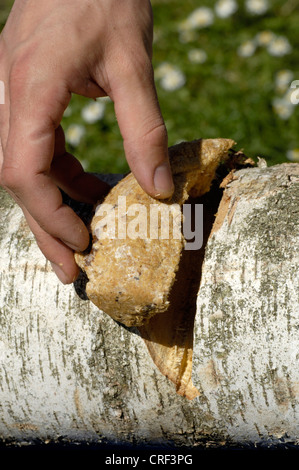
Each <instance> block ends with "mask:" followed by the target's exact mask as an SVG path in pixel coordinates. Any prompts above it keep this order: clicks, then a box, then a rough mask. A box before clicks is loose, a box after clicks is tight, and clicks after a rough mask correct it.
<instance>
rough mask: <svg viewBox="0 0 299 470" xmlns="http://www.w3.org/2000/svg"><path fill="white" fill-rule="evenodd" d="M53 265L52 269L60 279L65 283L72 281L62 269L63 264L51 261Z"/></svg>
mask: <svg viewBox="0 0 299 470" xmlns="http://www.w3.org/2000/svg"><path fill="white" fill-rule="evenodd" d="M51 266H52V269H53V271H54V273H55V274H56V276H57V277H58V279H59V280H60V281H61V282H62V283H63V284H69V283H70V281H69V278H68V276H67V275H66V274H65V272H64V271H63V270H62V266H63V265H62V264H61V265H59V264H56V263H51Z"/></svg>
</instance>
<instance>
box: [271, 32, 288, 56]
mask: <svg viewBox="0 0 299 470" xmlns="http://www.w3.org/2000/svg"><path fill="white" fill-rule="evenodd" d="M267 50H268V52H269V54H271V55H273V56H276V57H281V56H284V55H286V54H289V53H290V52H291V50H292V46H291V44H290V43H289V40H288V39H287V38H286V37H285V36H277V37H275V38H274V39H273V40H272V41H271V42H270V43H269V45H268V47H267Z"/></svg>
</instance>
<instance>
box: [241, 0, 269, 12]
mask: <svg viewBox="0 0 299 470" xmlns="http://www.w3.org/2000/svg"><path fill="white" fill-rule="evenodd" d="M245 6H246V9H247V11H248V12H249V13H252V14H253V15H263V14H264V13H266V11H267V10H268V8H269V4H268V0H246V2H245Z"/></svg>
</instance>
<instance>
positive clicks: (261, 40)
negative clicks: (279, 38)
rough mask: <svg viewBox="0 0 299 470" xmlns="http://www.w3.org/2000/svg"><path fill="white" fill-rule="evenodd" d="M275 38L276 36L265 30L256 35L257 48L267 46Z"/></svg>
mask: <svg viewBox="0 0 299 470" xmlns="http://www.w3.org/2000/svg"><path fill="white" fill-rule="evenodd" d="M275 37H276V36H275V34H274V33H273V32H272V31H269V30H265V31H261V32H259V33H257V34H256V36H255V41H256V43H257V45H258V46H268V45H269V44H270V42H271V41H273V40H274V39H275Z"/></svg>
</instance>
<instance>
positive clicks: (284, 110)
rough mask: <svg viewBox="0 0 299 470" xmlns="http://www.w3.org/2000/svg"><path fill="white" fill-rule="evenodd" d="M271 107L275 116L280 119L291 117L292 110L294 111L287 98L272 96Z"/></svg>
mask: <svg viewBox="0 0 299 470" xmlns="http://www.w3.org/2000/svg"><path fill="white" fill-rule="evenodd" d="M272 107H273V111H274V112H275V114H277V116H279V117H280V118H281V119H284V120H285V119H289V117H291V115H292V113H293V111H294V106H293V105H292V103H291V102H290V100H288V99H287V98H285V97H283V98H274V100H273V101H272Z"/></svg>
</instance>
